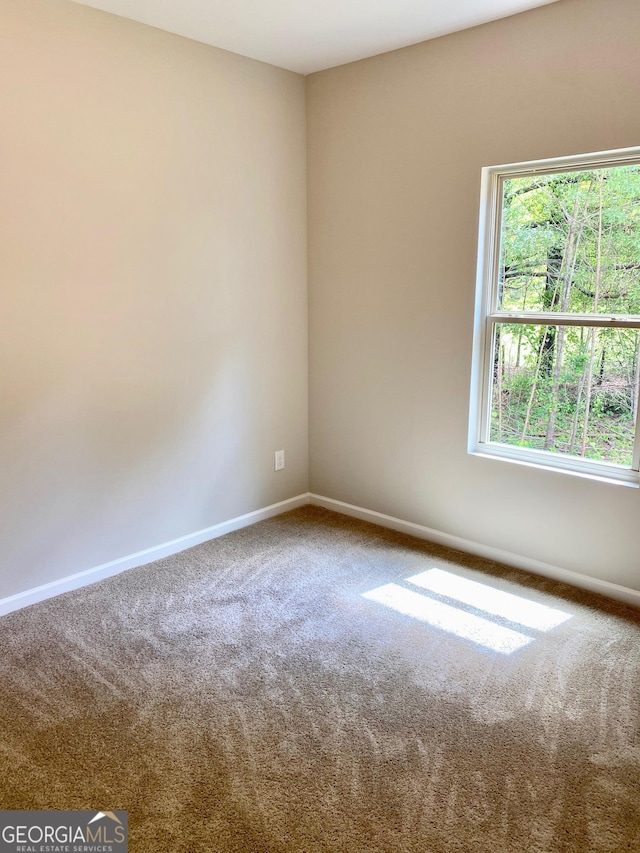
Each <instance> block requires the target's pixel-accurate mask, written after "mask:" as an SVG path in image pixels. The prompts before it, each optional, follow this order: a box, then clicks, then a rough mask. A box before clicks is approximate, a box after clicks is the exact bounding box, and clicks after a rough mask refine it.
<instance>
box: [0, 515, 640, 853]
mask: <svg viewBox="0 0 640 853" xmlns="http://www.w3.org/2000/svg"><path fill="white" fill-rule="evenodd" d="M554 614H555V615H554ZM547 616H549V619H550V621H549V619H548V620H547V622H545V619H546V618H547ZM539 619H541V620H542V621H540V622H538V621H537V620H539ZM494 635H495V636H494ZM496 638H497V639H496ZM518 638H520V639H518ZM510 644H511V645H510ZM0 649H1V658H0V807H2V808H5V809H7V808H8V809H43V808H54V809H80V808H82V809H95V810H98V809H100V810H103V811H104V810H106V809H113V810H115V809H126V810H128V812H129V831H130V847H129V849H130V850H131V851H134V853H143V851H144V853H147V851H148V852H149V853H151V851H154V853H156V851H157V853H163V852H164V851H167V853H169V852H170V853H179V852H180V851H184V853H196V851H220V853H232V851H233V853H235V852H236V851H237V853H285V851H286V853H289V851H296V853H315V851H345V853H346V851H348V853H360V851H362V853H365V851H366V853H375V851H379V853H383V851H384V853H387V851H388V852H389V853H395V852H396V851H397V853H453V851H455V852H456V853H476V851H478V853H556V851H558V853H559V851H563V853H573V851H576V853H577V852H578V851H580V853H584V852H585V851H598V853H602V851H616V853H617V851H638V850H640V613H639V612H638V611H636V610H634V609H633V608H630V607H625V606H624V605H621V604H618V603H615V602H612V601H609V600H607V599H604V598H601V597H598V596H595V595H591V594H589V593H585V592H582V591H579V590H575V589H573V588H571V587H568V586H564V585H562V584H559V583H557V582H555V581H551V580H548V579H545V578H541V577H534V576H531V575H528V574H526V573H524V572H521V571H518V570H516V569H511V568H508V567H505V566H501V565H498V564H495V563H491V562H487V561H484V560H481V559H478V558H473V557H469V556H466V555H464V554H461V553H459V552H455V551H451V550H447V549H445V548H442V547H439V546H436V545H433V544H430V543H427V542H423V541H420V540H416V539H413V538H411V537H409V536H406V535H403V534H399V533H395V532H392V531H389V530H385V529H383V528H379V527H376V526H374V525H371V524H368V523H365V522H360V521H355V520H353V519H350V518H347V517H345V516H341V515H337V514H335V513H331V512H328V511H326V510H323V509H319V508H315V507H304V508H302V509H299V510H295V511H293V512H290V513H287V514H284V515H282V516H279V517H277V518H273V519H270V520H268V521H264V522H261V523H260V524H256V525H254V526H252V527H249V528H245V529H243V530H239V531H237V532H235V533H231V534H229V535H227V536H224V537H222V538H219V539H216V540H214V541H212V542H209V543H205V544H203V545H199V546H197V547H195V548H192V549H190V550H188V551H184V552H182V553H180V554H177V555H175V556H172V557H169V558H166V559H164V560H161V561H159V562H157V563H154V564H150V565H148V566H143V567H141V568H138V569H132V570H130V571H128V572H125V573H123V574H121V575H118V576H116V577H113V578H110V579H108V580H105V581H102V582H100V583H97V584H94V585H92V586H90V587H86V588H84V589H81V590H77V591H74V592H70V593H66V594H64V595H61V596H59V597H57V598H54V599H51V600H49V601H46V602H43V603H41V604H37V605H34V606H32V607H29V608H26V609H24V610H22V611H18V612H16V613H12V614H10V615H8V616H5V617H3V618H2V619H0Z"/></svg>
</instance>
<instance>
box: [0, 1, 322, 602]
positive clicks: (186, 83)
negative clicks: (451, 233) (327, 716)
mask: <svg viewBox="0 0 640 853" xmlns="http://www.w3.org/2000/svg"><path fill="white" fill-rule="evenodd" d="M0 20H1V26H0V138H1V142H0V148H1V155H0V200H1V201H0V234H1V247H0V323H1V334H0V472H1V473H0V477H1V489H0V524H1V526H2V532H1V534H0V599H1V598H3V597H5V596H9V595H11V594H13V593H16V592H18V591H21V590H24V589H28V588H31V587H34V586H36V585H38V584H41V583H44V582H47V581H52V580H54V579H57V578H60V577H63V576H66V575H69V574H71V573H74V572H77V571H81V570H84V569H89V568H92V567H93V566H96V565H99V564H101V563H103V562H106V561H110V560H113V559H117V558H119V557H123V556H126V555H128V554H131V553H133V552H135V551H138V550H140V549H144V548H147V547H151V546H154V545H158V544H161V543H163V542H166V541H168V540H171V539H173V538H177V537H180V536H183V535H186V534H189V533H192V532H194V531H197V530H200V529H202V528H204V527H207V526H209V525H213V524H215V523H217V522H219V521H222V520H226V519H229V518H232V517H234V516H237V515H240V514H243V513H246V512H250V511H252V510H255V509H257V508H259V507H263V506H265V505H268V504H270V503H273V502H276V501H279V500H283V499H285V498H289V497H291V496H294V495H296V494H299V493H300V492H304V491H306V490H307V487H308V481H307V459H308V450H307V396H306V395H307V322H306V298H307V291H306V181H305V169H306V166H305V100H304V99H305V91H304V79H303V78H302V77H299V76H297V75H295V74H292V73H290V72H287V71H282V70H279V69H276V68H273V67H271V66H268V65H264V64H261V63H259V62H254V61H252V60H248V59H244V58H242V57H239V56H235V55H233V54H230V53H226V52H223V51H220V50H216V49H215V48H211V47H206V46H204V45H201V44H198V43H196V42H191V41H188V40H186V39H182V38H179V37H177V36H172V35H168V34H167V33H163V32H160V31H159V30H154V29H151V28H149V27H145V26H142V25H139V24H135V23H132V22H130V21H127V20H124V19H120V18H116V17H113V16H110V15H107V14H104V13H102V12H97V11H95V10H94V9H89V8H86V7H83V6H79V5H75V4H72V3H69V2H65V0H0ZM281 448H284V449H285V450H286V454H287V456H286V459H287V467H286V469H285V471H283V472H281V473H277V474H276V473H274V471H273V451H274V450H276V449H281Z"/></svg>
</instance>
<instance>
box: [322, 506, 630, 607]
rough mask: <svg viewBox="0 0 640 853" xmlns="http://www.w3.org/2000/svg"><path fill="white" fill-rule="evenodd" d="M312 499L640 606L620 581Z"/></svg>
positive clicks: (429, 528)
mask: <svg viewBox="0 0 640 853" xmlns="http://www.w3.org/2000/svg"><path fill="white" fill-rule="evenodd" d="M309 503H312V504H314V505H315V506H321V507H324V508H325V509H330V510H333V511H334V512H340V513H342V514H343V515H350V516H352V517H353V518H359V519H361V520H363V521H370V522H372V523H373V524H379V525H380V526H381V527H389V528H390V529H391V530H398V531H400V532H401V533H409V534H410V535H411V536H416V537H417V538H419V539H428V540H429V541H430V542H437V543H438V544H439V545H446V546H447V547H449V548H455V549H456V550H457V551H466V552H467V553H468V554H475V555H477V556H478V557H485V558H486V559H487V560H495V561H496V562H498V563H505V564H506V565H507V566H514V567H515V568H517V569H524V570H525V571H527V572H531V573H532V574H534V575H543V576H544V577H547V578H552V579H553V580H557V581H562V582H563V583H567V584H570V585H571V586H576V587H579V588H580V589H586V590H589V592H596V593H598V594H600V595H606V596H607V597H608V598H614V599H616V601H622V602H624V603H625V604H632V605H634V606H635V607H640V592H638V591H637V590H635V589H630V588H629V587H626V586H620V585H619V584H616V583H611V582H610V581H605V580H600V579H599V578H592V577H589V575H583V574H580V573H579V572H571V571H569V570H568V569H561V568H560V567H559V566H552V565H550V564H549V563H542V562H540V561H539V560H532V559H531V558H530V557H523V556H522V555H520V554H513V553H512V552H511V551H503V550H502V549H501V548H493V547H491V546H490V545H482V544H480V543H479V542H472V541H471V540H470V539H462V538H461V537H459V536H453V535H452V534H451V533H443V532H442V531H440V530H434V529H433V528H431V527H424V526H423V525H422V524H414V523H413V522H411V521H403V520H402V519H401V518H394V517H393V516H391V515H384V513H381V512H374V510H371V509H364V508H363V507H360V506H354V505H353V504H347V503H343V502H342V501H336V500H334V499H333V498H324V497H322V496H321V495H316V494H313V493H310V494H309Z"/></svg>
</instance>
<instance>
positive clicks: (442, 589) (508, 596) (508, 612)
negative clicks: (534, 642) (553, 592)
mask: <svg viewBox="0 0 640 853" xmlns="http://www.w3.org/2000/svg"><path fill="white" fill-rule="evenodd" d="M407 581H408V582H409V583H412V584H414V585H415V586H419V587H420V588H421V589H426V590H429V591H430V592H435V593H437V594H438V595H445V596H447V598H453V599H455V600H456V601H459V602H461V603H462V604H468V605H470V606H471V607H476V608H477V609H478V610H484V611H485V613H490V614H491V615H493V616H502V617H503V618H504V619H508V620H509V621H510V622H517V623H518V624H520V625H524V626H525V627H527V628H535V629H536V630H538V631H549V630H550V629H551V628H556V627H557V626H558V625H562V623H563V622H566V621H567V620H568V619H571V614H570V613H564V612H563V611H562V610H556V609H555V608H554V607H548V606H547V605H546V604H538V603H537V602H535V601H529V600H528V599H526V598H522V597H521V596H519V595H513V593H510V592H503V591H502V590H500V589H495V587H491V586H487V585H486V584H483V583H478V582H477V581H472V580H469V579H468V578H463V577H460V576H459V575H455V574H453V573H452V572H445V571H444V570H443V569H429V570H428V571H426V572H421V573H420V574H417V575H413V576H412V577H410V578H407Z"/></svg>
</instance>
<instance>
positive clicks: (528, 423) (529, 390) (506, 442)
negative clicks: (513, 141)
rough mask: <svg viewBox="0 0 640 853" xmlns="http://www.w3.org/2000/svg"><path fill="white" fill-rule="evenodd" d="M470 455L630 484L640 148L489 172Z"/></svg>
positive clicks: (639, 362)
mask: <svg viewBox="0 0 640 853" xmlns="http://www.w3.org/2000/svg"><path fill="white" fill-rule="evenodd" d="M481 204H482V208H481V214H480V241H479V251H478V256H479V261H478V284H477V294H476V315H475V329H474V353H473V377H472V394H471V422H470V435H469V451H470V452H471V453H476V454H481V455H486V456H491V457H494V458H495V457H498V458H504V459H510V460H513V461H516V462H521V463H526V464H531V465H536V466H543V467H549V468H553V469H556V470H563V471H569V472H573V473H575V474H581V475H583V476H590V477H598V478H600V479H605V480H609V481H615V482H622V483H627V484H630V485H638V484H639V482H640V480H639V475H638V470H639V463H640V434H639V429H638V395H639V387H640V149H624V150H621V151H610V152H605V153H600V154H589V155H581V156H578V157H568V158H561V159H555V160H545V161H536V162H531V163H519V164H516V165H511V166H496V167H487V168H485V169H483V175H482V202H481Z"/></svg>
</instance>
